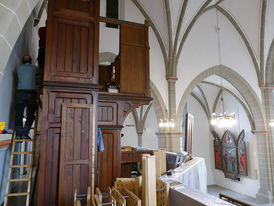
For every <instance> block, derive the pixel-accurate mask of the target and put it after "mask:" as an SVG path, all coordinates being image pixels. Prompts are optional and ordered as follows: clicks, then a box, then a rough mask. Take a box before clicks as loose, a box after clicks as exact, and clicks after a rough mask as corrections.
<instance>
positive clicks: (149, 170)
mask: <svg viewBox="0 0 274 206" xmlns="http://www.w3.org/2000/svg"><path fill="white" fill-rule="evenodd" d="M159 153H161V154H160V155H163V154H165V152H164V151H159ZM160 155H158V157H155V156H150V155H143V157H142V169H143V176H139V177H137V178H117V179H116V182H115V183H114V185H115V189H116V190H117V191H119V192H120V193H121V194H122V195H123V197H124V198H125V199H126V205H139V204H141V203H142V205H143V206H153V205H154V206H156V205H157V206H168V205H169V184H168V183H165V182H163V181H162V180H160V179H158V178H157V179H156V171H155V170H156V162H157V161H159V160H160V159H159V157H160ZM163 162H164V161H163ZM163 162H162V163H163ZM158 165H160V164H158ZM157 168H159V167H157ZM157 170H158V169H157ZM162 171H163V170H162ZM159 173H160V172H159ZM133 194H134V195H133ZM129 198H130V199H129ZM141 200H142V201H141ZM116 201H117V199H116Z"/></svg>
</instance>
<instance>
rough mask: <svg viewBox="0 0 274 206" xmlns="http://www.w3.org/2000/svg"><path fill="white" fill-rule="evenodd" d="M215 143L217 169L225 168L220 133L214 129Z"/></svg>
mask: <svg viewBox="0 0 274 206" xmlns="http://www.w3.org/2000/svg"><path fill="white" fill-rule="evenodd" d="M213 136H214V140H213V144H214V157H215V169H219V170H223V155H222V143H221V140H220V138H219V136H218V134H217V133H216V132H215V131H214V130H213Z"/></svg>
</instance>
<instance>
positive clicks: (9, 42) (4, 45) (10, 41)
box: [0, 0, 43, 82]
mask: <svg viewBox="0 0 274 206" xmlns="http://www.w3.org/2000/svg"><path fill="white" fill-rule="evenodd" d="M42 1H43V0H20V1H18V2H16V4H13V3H9V2H10V1H4V2H1V3H0V10H1V13H2V14H3V15H2V17H3V19H2V21H1V22H3V23H4V24H1V25H0V50H1V51H5V52H4V53H3V54H2V55H1V57H0V82H1V80H2V77H3V74H4V70H5V68H6V65H7V63H8V59H9V56H10V54H11V52H12V50H13V47H14V45H15V43H16V40H17V39H18V37H19V35H20V33H21V31H22V29H23V28H24V25H25V23H26V21H27V19H28V18H29V16H30V15H31V13H32V11H33V9H34V8H35V7H36V6H37V5H38V4H41V3H42ZM37 13H38V11H37Z"/></svg>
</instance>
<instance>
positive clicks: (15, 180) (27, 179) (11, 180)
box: [8, 178, 30, 182]
mask: <svg viewBox="0 0 274 206" xmlns="http://www.w3.org/2000/svg"><path fill="white" fill-rule="evenodd" d="M29 180H30V178H22V179H8V181H9V182H26V181H29Z"/></svg>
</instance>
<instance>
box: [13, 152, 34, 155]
mask: <svg viewBox="0 0 274 206" xmlns="http://www.w3.org/2000/svg"><path fill="white" fill-rule="evenodd" d="M11 154H15V155H17V154H32V152H12V153H11Z"/></svg>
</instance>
